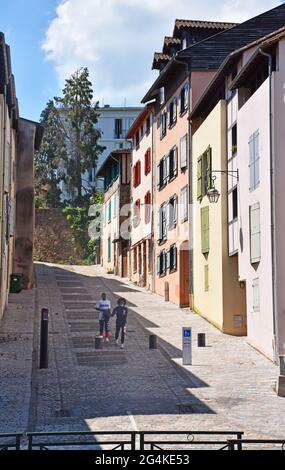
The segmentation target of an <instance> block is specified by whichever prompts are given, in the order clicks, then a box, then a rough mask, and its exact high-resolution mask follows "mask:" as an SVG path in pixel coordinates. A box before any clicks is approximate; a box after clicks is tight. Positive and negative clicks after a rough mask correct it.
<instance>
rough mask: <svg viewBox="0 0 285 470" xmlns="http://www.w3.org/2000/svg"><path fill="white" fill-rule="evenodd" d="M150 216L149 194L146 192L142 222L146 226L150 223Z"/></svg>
mask: <svg viewBox="0 0 285 470" xmlns="http://www.w3.org/2000/svg"><path fill="white" fill-rule="evenodd" d="M150 214H151V194H150V191H148V192H147V193H146V195H145V197H144V222H145V224H148V223H149V222H150Z"/></svg>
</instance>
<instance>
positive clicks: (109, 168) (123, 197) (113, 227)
mask: <svg viewBox="0 0 285 470" xmlns="http://www.w3.org/2000/svg"><path fill="white" fill-rule="evenodd" d="M96 176H97V177H100V178H102V177H103V178H104V202H103V208H102V210H103V214H102V230H101V264H102V266H103V267H104V268H105V269H106V270H107V271H108V272H112V273H115V274H117V275H118V276H122V277H127V275H128V270H129V266H128V258H129V248H130V234H129V224H130V221H129V218H128V216H129V212H130V180H131V151H130V150H126V149H125V150H124V149H122V150H115V151H113V152H112V153H110V155H109V157H107V159H106V160H105V161H104V163H103V165H102V166H101V168H100V169H99V170H98V172H97V174H96Z"/></svg>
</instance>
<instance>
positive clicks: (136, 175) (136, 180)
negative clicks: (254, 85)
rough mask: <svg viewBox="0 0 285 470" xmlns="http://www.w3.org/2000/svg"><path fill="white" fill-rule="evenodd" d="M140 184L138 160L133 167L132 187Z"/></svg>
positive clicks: (139, 164) (139, 163)
mask: <svg viewBox="0 0 285 470" xmlns="http://www.w3.org/2000/svg"><path fill="white" fill-rule="evenodd" d="M140 184H141V162H140V160H138V161H137V163H136V164H135V166H134V167H133V186H134V188H136V187H137V186H139V185H140Z"/></svg>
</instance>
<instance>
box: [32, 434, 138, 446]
mask: <svg viewBox="0 0 285 470" xmlns="http://www.w3.org/2000/svg"><path fill="white" fill-rule="evenodd" d="M123 436H125V438H124V439H122V437H123ZM104 437H106V438H107V439H104ZM109 437H110V438H109ZM117 437H120V439H117ZM27 438H28V450H33V449H39V450H50V449H51V448H59V447H61V448H71V447H72V448H78V447H81V448H83V447H85V446H88V447H89V448H90V447H94V448H95V449H97V450H101V449H102V446H104V447H105V446H112V448H111V449H108V450H135V443H136V432H135V431H94V432H93V431H82V432H76V431H74V432H28V433H27ZM86 438H87V439H86ZM88 438H89V439H88ZM98 438H99V439H100V438H101V439H102V438H103V439H102V440H101V439H100V440H98ZM106 450H107V449H106Z"/></svg>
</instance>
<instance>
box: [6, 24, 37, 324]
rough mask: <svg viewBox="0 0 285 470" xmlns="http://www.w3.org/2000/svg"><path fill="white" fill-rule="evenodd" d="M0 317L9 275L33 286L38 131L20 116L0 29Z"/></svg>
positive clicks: (7, 291)
mask: <svg viewBox="0 0 285 470" xmlns="http://www.w3.org/2000/svg"><path fill="white" fill-rule="evenodd" d="M0 68H1V74H0V287H1V290H0V318H2V316H3V314H4V311H5V307H6V305H7V302H8V294H9V290H10V282H11V274H12V273H13V274H14V273H16V274H18V275H21V277H22V281H21V285H22V288H31V287H33V281H34V272H33V235H34V163H33V161H34V150H35V149H38V148H39V146H40V143H41V138H42V134H43V129H42V127H41V126H39V125H38V124H37V123H35V122H32V121H27V120H25V119H20V118H19V110H18V100H17V98H16V92H15V81H14V76H13V74H12V70H11V58H10V48H9V46H8V45H7V44H6V43H5V37H4V35H3V34H2V33H0Z"/></svg>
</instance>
